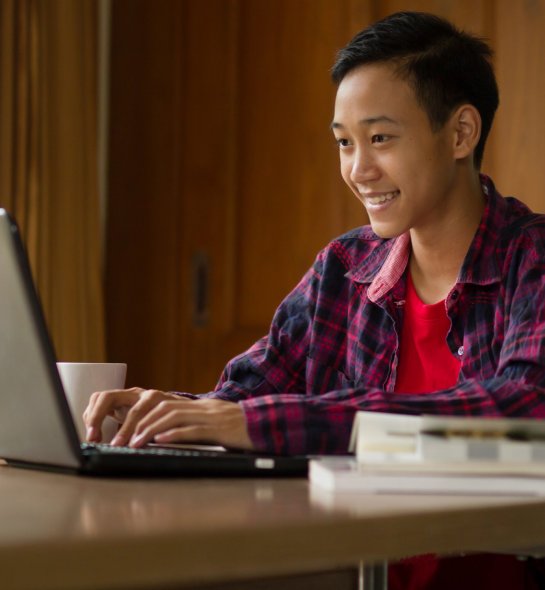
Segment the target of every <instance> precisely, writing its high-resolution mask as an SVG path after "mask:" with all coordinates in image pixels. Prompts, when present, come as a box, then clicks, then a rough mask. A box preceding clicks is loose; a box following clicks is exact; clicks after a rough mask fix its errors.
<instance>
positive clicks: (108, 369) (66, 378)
mask: <svg viewBox="0 0 545 590" xmlns="http://www.w3.org/2000/svg"><path fill="white" fill-rule="evenodd" d="M57 369H58V371H59V375H60V378H61V381H62V384H63V387H64V392H65V394H66V398H67V399H68V405H69V406H70V410H71V412H72V417H73V419H74V422H75V424H76V429H77V431H78V435H79V438H80V441H81V442H84V441H85V440H86V438H87V429H86V427H85V423H84V422H83V412H84V411H85V409H86V408H87V405H88V403H89V399H90V397H91V394H92V393H94V392H95V391H106V390H108V389H124V387H125V377H126V375H127V365H126V364H125V363H57ZM118 426H119V424H118V423H117V422H116V421H115V420H114V419H113V418H111V417H110V416H107V417H106V419H105V420H104V422H103V424H102V442H110V441H111V440H112V438H113V437H114V436H115V433H116V432H117V429H118Z"/></svg>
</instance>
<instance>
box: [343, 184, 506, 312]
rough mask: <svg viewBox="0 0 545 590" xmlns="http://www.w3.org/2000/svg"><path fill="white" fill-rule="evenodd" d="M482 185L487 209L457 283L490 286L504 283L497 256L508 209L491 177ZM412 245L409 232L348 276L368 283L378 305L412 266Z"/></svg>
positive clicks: (389, 242) (381, 247)
mask: <svg viewBox="0 0 545 590" xmlns="http://www.w3.org/2000/svg"><path fill="white" fill-rule="evenodd" d="M481 185H482V189H483V195H484V198H485V201H486V202H485V208H484V212H483V216H482V218H481V222H480V224H479V227H478V228H477V231H476V233H475V237H474V238H473V241H472V242H471V245H470V247H469V250H468V252H467V254H466V257H465V259H464V262H463V264H462V268H461V270H460V274H459V276H458V280H457V283H473V284H479V285H487V284H492V283H496V282H498V281H499V280H500V265H499V263H498V260H497V257H496V254H495V253H496V244H497V241H498V239H499V237H500V233H501V231H502V229H503V228H504V226H505V218H506V215H507V205H506V202H505V199H504V198H503V197H502V196H501V195H500V194H499V193H498V192H497V191H496V188H495V187H494V183H493V182H492V180H491V179H490V178H489V177H488V176H485V175H481ZM365 229H368V228H365ZM410 244H411V239H410V235H409V232H407V233H404V234H402V235H400V236H399V237H397V238H393V239H389V240H385V241H384V242H383V243H382V244H381V245H379V246H378V247H377V248H376V249H375V250H374V251H373V253H372V254H371V255H370V256H369V257H367V258H366V259H365V260H364V261H363V263H361V264H360V265H359V266H357V267H356V268H354V269H353V270H350V271H349V272H347V273H346V275H345V276H346V277H347V278H349V279H352V280H354V281H356V282H358V283H368V284H369V289H368V290H367V296H368V297H369V299H370V300H371V301H375V302H376V301H378V300H379V299H380V298H381V297H383V296H385V295H386V294H387V293H388V292H390V291H391V290H392V288H393V287H394V286H395V285H396V284H397V283H398V282H399V280H400V279H401V277H402V276H403V274H404V272H405V269H406V268H407V264H408V262H409V254H410Z"/></svg>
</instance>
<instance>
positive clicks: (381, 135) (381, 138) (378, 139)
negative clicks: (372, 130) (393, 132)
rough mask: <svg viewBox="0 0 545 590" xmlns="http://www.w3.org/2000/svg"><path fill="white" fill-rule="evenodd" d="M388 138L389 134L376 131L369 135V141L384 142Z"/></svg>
mask: <svg viewBox="0 0 545 590" xmlns="http://www.w3.org/2000/svg"><path fill="white" fill-rule="evenodd" d="M389 139H390V136H389V135H384V133H377V134H376V135H373V137H371V143H385V142H387V141H388V140H389Z"/></svg>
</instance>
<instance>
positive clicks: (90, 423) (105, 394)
mask: <svg viewBox="0 0 545 590" xmlns="http://www.w3.org/2000/svg"><path fill="white" fill-rule="evenodd" d="M140 391H142V390H141V389H139V388H136V387H135V388H132V389H114V390H109V391H100V392H96V393H93V394H92V396H91V399H90V403H89V405H88V407H87V409H86V410H85V412H84V421H85V424H86V426H87V439H88V440H89V441H91V442H99V441H100V439H101V436H102V435H101V428H102V422H103V421H104V418H105V417H106V416H108V415H110V414H113V413H114V411H115V410H116V409H117V408H120V407H123V406H131V405H133V404H134V403H135V402H136V401H137V400H138V396H139V393H140Z"/></svg>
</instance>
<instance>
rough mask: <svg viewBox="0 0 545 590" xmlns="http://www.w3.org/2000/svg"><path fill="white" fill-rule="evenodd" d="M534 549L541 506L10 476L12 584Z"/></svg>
mask: <svg viewBox="0 0 545 590" xmlns="http://www.w3.org/2000/svg"><path fill="white" fill-rule="evenodd" d="M538 545H545V499H524V498H501V497H462V496H460V497H453V496H450V497H449V496H442V497H441V496H405V495H390V496H362V495H359V496H344V497H342V498H340V499H339V498H338V499H337V500H333V499H332V498H331V497H330V496H327V495H323V494H316V493H315V491H314V490H312V489H310V488H309V486H308V484H307V481H306V480H305V479H291V480H290V479H271V480H267V479H261V480H257V479H200V480H199V479H193V480H182V479H164V480H141V479H124V480H111V479H93V478H84V477H76V476H69V475H59V474H52V473H44V472H35V471H26V470H21V469H16V468H11V467H1V468H0V587H1V588H2V590H8V589H14V590H15V589H21V588H25V589H30V588H33V589H34V588H36V589H38V588H39V589H40V590H48V589H50V588H51V589H53V588H54V589H58V590H62V589H64V588H66V589H68V588H70V589H72V590H78V589H86V588H87V589H93V590H100V589H106V588H108V589H114V588H133V589H135V588H146V587H147V588H153V589H154V590H158V589H159V588H167V587H168V588H173V587H180V588H182V587H186V586H198V585H200V584H206V583H212V582H220V581H221V582H224V583H227V582H229V581H236V580H245V579H255V578H263V577H268V576H278V575H283V574H294V573H299V572H317V571H321V570H335V569H336V568H343V567H349V566H355V565H357V564H358V562H359V561H360V560H364V561H365V562H366V563H375V562H378V561H380V560H382V559H385V558H387V559H396V558H399V557H402V556H406V555H410V554H419V553H425V552H439V553H443V554H446V553H452V552H464V551H482V550H517V549H518V550H524V549H525V548H528V547H532V546H538ZM324 579H325V578H324ZM228 587H229V588H231V587H232V588H236V587H238V586H237V585H233V586H228ZM240 587H242V586H240ZM252 587H255V588H257V587H259V588H261V586H252ZM285 587H286V588H287V587H288V585H285ZM290 587H291V586H290ZM300 587H302V586H300ZM315 587H317V586H315ZM331 587H336V586H335V585H334V584H332V585H331Z"/></svg>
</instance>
